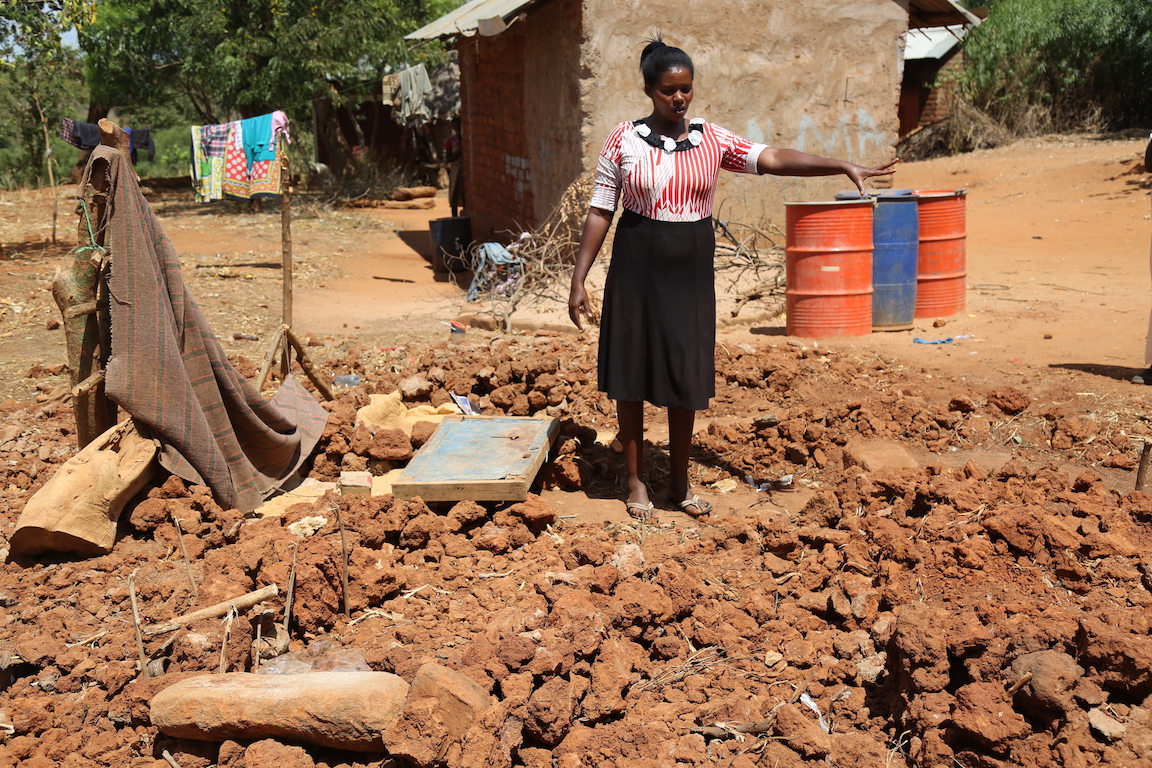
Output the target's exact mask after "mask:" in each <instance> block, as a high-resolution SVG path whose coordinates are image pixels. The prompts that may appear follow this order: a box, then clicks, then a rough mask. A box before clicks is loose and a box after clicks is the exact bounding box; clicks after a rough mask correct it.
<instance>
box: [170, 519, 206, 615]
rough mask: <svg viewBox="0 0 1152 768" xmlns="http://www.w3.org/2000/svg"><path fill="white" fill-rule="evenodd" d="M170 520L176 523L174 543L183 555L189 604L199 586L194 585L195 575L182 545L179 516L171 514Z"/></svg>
mask: <svg viewBox="0 0 1152 768" xmlns="http://www.w3.org/2000/svg"><path fill="white" fill-rule="evenodd" d="M172 522H173V523H175V525H176V543H177V544H179V545H180V554H181V555H183V556H184V568H185V569H186V570H187V571H188V584H189V586H191V587H192V594H191V597H189V598H188V604H189V605H191V604H192V603H194V602H196V596H197V595H198V594H200V587H198V586H197V585H196V577H195V576H194V575H193V574H192V560H191V558H189V557H188V550H187V549H186V548H185V547H184V532H183V531H181V530H180V518H178V517H176V516H175V515H173V516H172Z"/></svg>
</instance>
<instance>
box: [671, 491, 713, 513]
mask: <svg viewBox="0 0 1152 768" xmlns="http://www.w3.org/2000/svg"><path fill="white" fill-rule="evenodd" d="M678 503H679V504H680V509H682V510H684V513H685V514H687V515H691V516H692V517H703V516H704V515H707V514H708V513H709V512H711V511H712V504H711V503H710V502H708V501H705V500H704V499H702V498H700V497H699V496H697V495H696V494H692V495H691V496H689V497H688V498H687V499H684V500H683V501H681V502H678Z"/></svg>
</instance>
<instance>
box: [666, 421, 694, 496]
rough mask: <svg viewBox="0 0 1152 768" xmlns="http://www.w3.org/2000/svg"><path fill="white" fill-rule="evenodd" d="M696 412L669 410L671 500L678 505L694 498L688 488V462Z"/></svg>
mask: <svg viewBox="0 0 1152 768" xmlns="http://www.w3.org/2000/svg"><path fill="white" fill-rule="evenodd" d="M695 423H696V411H690V410H687V409H685V408H669V409H668V464H669V472H670V478H669V480H670V485H671V487H670V488H669V489H668V490H669V494H670V498H671V499H672V501H675V502H676V503H677V504H678V503H680V502H681V501H684V500H685V499H689V498H691V497H692V493H691V491H690V490H689V488H688V460H689V454H690V453H691V451H692V427H693V425H694V424H695Z"/></svg>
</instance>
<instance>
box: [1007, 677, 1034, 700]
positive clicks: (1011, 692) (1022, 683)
mask: <svg viewBox="0 0 1152 768" xmlns="http://www.w3.org/2000/svg"><path fill="white" fill-rule="evenodd" d="M1031 681H1032V673H1031V672H1025V673H1024V674H1023V675H1021V676H1020V679H1019V680H1017V681H1016V682H1015V683H1013V684H1012V687H1011V688H1009V689H1008V695H1009V696H1015V695H1016V692H1017V691H1019V690H1020V689H1021V688H1023V687H1024V686H1025V685H1027V684H1028V683H1029V682H1031Z"/></svg>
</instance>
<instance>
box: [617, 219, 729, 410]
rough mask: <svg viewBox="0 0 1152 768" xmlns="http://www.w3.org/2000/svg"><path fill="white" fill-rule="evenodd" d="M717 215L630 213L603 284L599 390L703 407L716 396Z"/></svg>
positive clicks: (622, 222) (665, 403) (690, 407)
mask: <svg viewBox="0 0 1152 768" xmlns="http://www.w3.org/2000/svg"><path fill="white" fill-rule="evenodd" d="M715 251H716V236H715V234H714V233H713V231H712V220H711V219H710V218H709V219H700V220H699V221H686V222H680V221H671V222H670V221H655V220H653V219H649V218H646V217H644V216H641V215H640V214H638V213H634V212H633V211H629V210H625V211H624V214H623V216H621V217H620V222H619V224H617V225H616V239H615V241H614V242H613V245H612V262H611V264H609V266H608V278H607V281H606V283H605V285H604V308H603V311H602V315H601V323H600V351H599V359H598V374H599V389H600V391H601V392H606V393H607V394H608V397H610V398H612V399H613V400H631V401H640V400H643V401H646V402H649V403H652V404H653V405H657V406H661V407H671V408H685V409H688V410H693V411H702V410H704V409H705V408H707V407H708V400H709V399H710V398H711V397H713V396H714V395H715V394H716V381H715V379H716V362H715V349H716V286H715V282H714V271H713V265H712V261H713V256H714V254H715Z"/></svg>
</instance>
